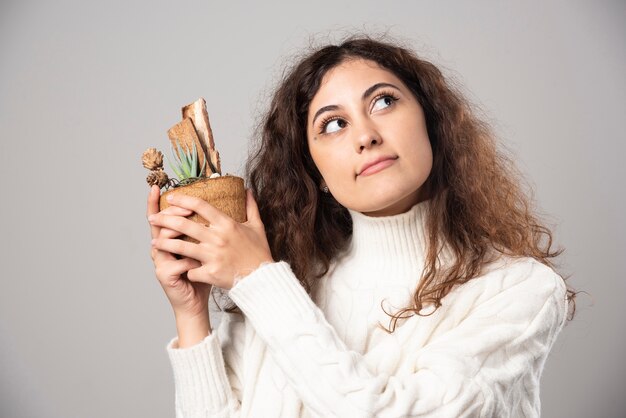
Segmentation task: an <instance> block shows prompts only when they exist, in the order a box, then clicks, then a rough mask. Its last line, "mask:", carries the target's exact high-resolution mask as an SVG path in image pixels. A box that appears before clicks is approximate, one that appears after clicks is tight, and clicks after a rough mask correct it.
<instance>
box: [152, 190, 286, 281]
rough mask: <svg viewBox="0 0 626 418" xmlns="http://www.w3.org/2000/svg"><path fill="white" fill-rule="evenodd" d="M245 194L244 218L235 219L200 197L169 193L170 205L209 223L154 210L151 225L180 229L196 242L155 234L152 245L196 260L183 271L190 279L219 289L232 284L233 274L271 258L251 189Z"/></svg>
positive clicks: (241, 274)
mask: <svg viewBox="0 0 626 418" xmlns="http://www.w3.org/2000/svg"><path fill="white" fill-rule="evenodd" d="M246 195H247V200H246V214H247V218H248V221H247V222H245V223H239V222H237V221H235V220H234V219H232V218H231V217H229V216H228V215H226V214H224V213H223V212H221V211H220V210H218V209H217V208H215V207H214V206H212V205H210V204H209V203H207V202H205V201H204V200H202V199H199V198H197V197H192V196H185V195H177V194H174V193H171V194H169V196H168V198H170V197H171V200H169V199H168V202H169V204H170V205H172V206H177V207H179V208H182V209H189V210H191V211H194V212H196V213H197V214H199V215H200V216H202V217H203V218H204V219H206V220H207V221H208V222H209V225H208V226H206V225H201V224H199V223H196V222H194V221H191V220H189V219H186V218H184V217H182V216H177V215H170V214H165V213H160V214H154V215H152V216H150V218H149V220H150V223H151V224H152V225H153V226H157V227H161V228H168V229H170V230H174V231H177V232H180V233H181V234H185V235H187V236H189V237H191V238H194V239H196V240H198V241H199V242H198V243H197V244H194V243H191V242H186V241H183V240H180V239H170V238H166V237H158V238H156V239H153V241H152V245H153V246H154V248H156V249H158V250H159V251H167V252H169V253H174V254H180V255H181V256H184V257H187V258H190V259H194V260H198V261H199V262H200V264H201V266H200V267H194V268H192V269H190V270H189V271H188V272H187V278H189V280H190V281H192V282H199V283H208V284H212V285H215V286H218V287H221V288H222V289H230V288H232V287H233V281H234V279H235V277H237V276H246V275H248V274H250V273H251V272H252V271H254V270H256V268H257V267H259V265H260V264H261V263H263V262H273V261H274V260H273V259H272V254H271V251H270V248H269V244H268V242H267V236H266V235H265V226H264V225H263V222H262V221H261V215H260V214H259V209H258V206H257V204H256V201H255V200H254V197H253V196H252V191H251V190H247V193H246Z"/></svg>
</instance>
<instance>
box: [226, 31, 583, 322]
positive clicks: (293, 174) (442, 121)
mask: <svg viewBox="0 0 626 418" xmlns="http://www.w3.org/2000/svg"><path fill="white" fill-rule="evenodd" d="M349 59H366V60H371V61H374V62H376V63H378V65H380V66H381V67H383V68H385V69H387V70H389V71H391V72H392V73H393V74H395V75H396V76H397V77H398V78H399V79H400V80H402V81H403V82H404V83H405V84H406V86H407V87H408V88H409V89H410V90H411V92H412V93H413V95H414V96H415V98H416V99H417V100H418V102H419V103H420V105H421V106H422V108H423V111H424V115H425V118H426V125H427V130H428V136H429V139H430V143H431V147H432V151H433V167H432V171H431V173H430V176H429V177H428V179H427V180H426V182H425V183H424V185H423V189H424V193H425V195H426V196H428V197H429V200H430V203H429V206H428V212H427V229H428V250H427V256H426V266H425V268H424V272H423V275H422V279H421V281H420V284H419V286H418V288H417V289H416V291H415V294H414V296H413V306H410V307H406V308H403V309H402V310H400V311H399V312H398V313H396V314H394V315H390V316H391V321H390V325H391V326H392V329H391V330H387V332H393V330H394V329H395V327H396V322H397V321H398V319H401V318H406V317H408V316H412V315H413V314H415V313H417V314H420V310H421V309H422V308H423V307H424V306H425V305H426V304H433V305H434V308H435V310H436V309H437V308H438V307H439V306H441V299H442V298H443V297H444V296H446V295H447V294H448V293H449V292H450V290H451V289H452V288H453V287H454V286H456V285H459V284H462V283H465V282H467V281H468V280H471V279H472V278H474V277H477V275H479V274H480V272H481V270H482V267H483V266H484V265H485V264H487V263H488V262H490V261H491V259H492V256H493V255H494V254H498V253H500V254H507V255H509V256H512V257H532V258H534V259H536V260H538V261H539V262H541V263H543V264H546V265H548V266H550V267H551V268H553V269H554V268H555V266H554V264H553V262H551V261H550V258H554V257H557V256H559V255H560V254H561V253H562V252H563V251H564V250H563V249H558V250H552V249H551V247H552V233H551V231H550V230H549V229H548V228H547V227H546V226H544V225H543V224H542V222H541V221H540V220H539V219H538V216H537V215H536V214H535V213H534V210H533V208H532V207H531V206H532V204H531V203H532V202H533V197H532V189H530V188H529V190H531V191H530V192H526V190H525V188H524V187H523V186H524V184H525V182H524V178H523V176H522V175H521V173H520V172H519V171H518V169H517V168H516V167H515V164H514V162H513V159H512V158H510V157H508V156H507V155H506V154H505V153H503V152H501V151H499V150H498V149H497V147H496V141H495V135H494V134H493V133H492V131H491V128H490V126H489V125H488V124H487V123H485V122H484V121H481V120H480V119H479V118H478V117H476V115H475V112H473V108H472V106H471V105H470V103H469V101H468V100H466V99H465V98H464V97H463V95H462V94H461V93H460V92H459V91H458V90H457V89H456V88H454V86H453V83H451V82H449V81H447V80H446V78H445V77H444V76H443V74H442V73H441V71H440V70H439V69H438V68H437V67H436V66H435V65H433V64H432V63H430V62H428V61H426V60H424V59H421V58H419V57H418V56H417V55H416V54H415V53H414V52H412V51H411V50H410V49H408V48H405V47H402V46H400V45H398V44H396V43H393V42H389V41H383V40H377V39H373V38H372V37H370V36H367V35H365V36H363V35H359V36H354V35H353V36H351V37H348V38H347V39H345V40H344V41H343V42H341V43H340V44H339V45H327V46H324V47H321V48H318V49H316V50H314V51H313V52H311V53H309V54H308V55H307V56H305V57H304V58H303V59H301V60H300V61H299V62H298V63H297V64H295V65H294V66H293V67H292V68H291V69H290V71H288V72H287V73H286V74H285V75H283V79H282V82H281V83H280V84H279V86H278V88H277V89H276V91H275V94H274V96H273V99H272V101H271V104H270V108H269V110H268V112H267V113H266V114H265V116H264V118H263V119H262V120H261V122H260V126H259V132H260V138H259V139H260V140H259V141H258V143H257V144H256V148H254V149H253V152H252V153H251V155H250V158H249V159H248V162H247V164H246V177H247V179H248V184H249V187H250V188H251V189H252V190H253V192H254V195H255V197H256V200H257V203H258V206H259V211H260V214H261V217H262V219H263V222H264V225H265V228H266V233H267V238H268V241H269V244H270V248H271V252H272V255H273V257H274V259H276V260H284V261H286V262H288V263H289V265H290V266H291V268H292V270H293V272H294V273H295V275H296V277H298V279H299V280H300V282H301V283H302V286H303V287H304V288H305V289H306V290H307V292H309V294H311V292H312V288H313V284H314V281H315V280H318V279H320V278H321V277H322V276H324V275H325V274H326V273H327V272H328V271H329V268H330V264H331V262H332V261H333V260H334V259H335V258H336V257H337V256H339V255H340V253H341V252H342V251H344V250H346V249H347V246H348V244H349V241H350V238H351V235H352V219H351V217H350V214H349V212H348V210H347V209H346V208H345V207H343V206H341V205H340V204H339V203H338V202H337V201H336V200H335V199H334V198H333V197H332V195H331V194H329V193H322V192H320V189H319V184H320V181H321V179H322V177H321V174H320V172H319V171H318V169H317V167H316V166H315V164H314V162H313V159H312V158H311V155H310V152H309V149H308V145H307V137H306V123H307V114H308V111H309V104H310V103H311V100H312V99H313V97H314V96H315V94H316V93H317V91H318V89H319V88H320V83H321V81H322V78H323V77H324V75H325V74H326V73H327V72H328V71H329V70H331V69H333V68H334V67H336V66H337V65H339V64H341V63H342V62H344V61H346V60H349ZM544 238H545V239H546V240H547V242H544ZM444 244H445V245H447V248H449V249H450V250H451V251H452V253H453V255H454V258H453V259H454V263H453V264H452V265H451V266H449V267H448V268H446V269H442V268H440V267H439V263H438V259H439V256H440V252H441V249H442V248H443V245H444ZM561 278H563V276H561ZM563 280H566V278H563ZM575 296H576V292H574V291H573V290H572V289H569V288H568V290H567V299H568V302H569V305H570V312H571V315H570V317H569V319H570V320H571V319H572V318H573V316H574V312H575ZM227 311H228V312H237V311H238V309H237V308H236V307H235V308H234V309H233V308H232V307H231V308H229V309H227ZM432 312H434V310H433V311H432ZM432 312H431V313H429V314H428V315H430V314H432ZM407 314H408V316H407Z"/></svg>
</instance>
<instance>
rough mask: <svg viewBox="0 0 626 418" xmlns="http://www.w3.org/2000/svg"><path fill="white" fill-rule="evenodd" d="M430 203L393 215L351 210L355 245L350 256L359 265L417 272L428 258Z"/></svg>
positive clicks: (421, 203) (422, 203) (416, 205)
mask: <svg viewBox="0 0 626 418" xmlns="http://www.w3.org/2000/svg"><path fill="white" fill-rule="evenodd" d="M428 204H429V201H428V200H424V201H422V202H419V203H417V204H415V205H414V206H412V207H411V208H410V209H409V210H408V211H406V212H404V213H401V214H398V215H392V216H381V217H373V216H367V215H364V214H362V213H360V212H357V211H354V210H351V209H348V211H349V212H350V216H351V217H352V242H351V245H350V248H349V250H348V254H347V255H348V257H349V258H351V259H353V261H354V262H356V263H358V264H359V265H362V266H363V265H365V266H368V267H371V268H376V269H382V270H384V271H394V272H399V273H401V272H406V273H416V272H421V271H422V270H423V268H424V263H425V258H426V243H427V236H426V233H425V231H426V216H427V213H426V211H427V205H428Z"/></svg>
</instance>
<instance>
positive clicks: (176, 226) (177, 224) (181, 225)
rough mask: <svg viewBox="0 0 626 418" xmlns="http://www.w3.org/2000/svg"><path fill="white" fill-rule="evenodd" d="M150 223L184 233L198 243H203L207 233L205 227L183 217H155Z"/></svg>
mask: <svg viewBox="0 0 626 418" xmlns="http://www.w3.org/2000/svg"><path fill="white" fill-rule="evenodd" d="M150 223H152V224H156V225H159V226H160V227H161V228H168V229H171V230H173V231H177V232H180V233H183V234H185V235H187V236H190V237H192V238H194V239H196V240H198V241H203V240H204V239H205V235H206V232H207V228H206V227H205V226H203V225H201V224H199V223H197V222H194V221H192V220H190V219H187V218H184V217H182V216H172V215H161V214H159V215H154V217H153V218H152V217H151V218H150Z"/></svg>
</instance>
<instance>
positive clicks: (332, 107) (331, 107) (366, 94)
mask: <svg viewBox="0 0 626 418" xmlns="http://www.w3.org/2000/svg"><path fill="white" fill-rule="evenodd" d="M381 87H392V88H394V89H396V90H400V89H399V88H398V87H396V86H394V85H393V84H391V83H376V84H374V85H373V86H371V87H369V88H368V89H367V90H365V91H364V92H363V96H361V100H365V99H367V98H368V97H369V96H371V95H372V93H374V92H375V91H376V90H378V89H379V88H381ZM337 109H339V106H337V105H328V106H324V107H320V109H319V110H318V111H317V112H315V116H313V121H312V122H311V125H315V120H316V119H317V117H318V116H319V115H321V114H322V113H324V112H328V111H331V110H337Z"/></svg>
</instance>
